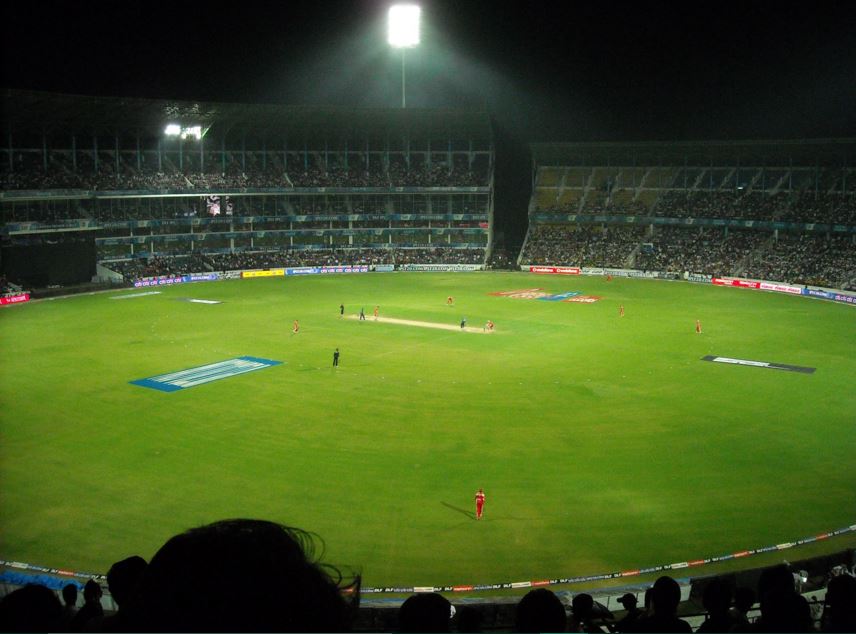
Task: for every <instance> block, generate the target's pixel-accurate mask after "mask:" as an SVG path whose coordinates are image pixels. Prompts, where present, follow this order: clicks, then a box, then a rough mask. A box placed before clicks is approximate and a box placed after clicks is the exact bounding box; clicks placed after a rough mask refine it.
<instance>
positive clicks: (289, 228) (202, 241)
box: [0, 90, 494, 284]
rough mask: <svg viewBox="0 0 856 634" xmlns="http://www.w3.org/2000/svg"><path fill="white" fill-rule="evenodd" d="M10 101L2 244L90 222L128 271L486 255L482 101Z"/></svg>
mask: <svg viewBox="0 0 856 634" xmlns="http://www.w3.org/2000/svg"><path fill="white" fill-rule="evenodd" d="M3 106H4V120H5V121H6V122H7V123H8V126H9V132H10V134H9V139H10V142H9V144H6V145H5V146H4V148H3V149H2V150H0V185H2V190H3V191H2V194H0V218H2V239H3V244H4V245H6V246H10V245H15V244H21V243H24V242H26V241H28V240H32V239H33V237H34V236H37V237H38V236H41V238H39V239H44V236H45V235H47V236H49V238H51V239H52V238H53V236H54V235H58V234H60V233H62V234H66V235H73V234H79V235H86V236H90V237H93V238H94V240H95V245H96V249H97V259H98V262H99V263H100V264H103V265H106V266H107V267H108V268H110V269H112V270H116V271H119V272H121V273H122V274H123V275H125V276H126V277H128V276H130V277H133V276H135V275H139V274H141V273H152V272H160V273H163V272H169V273H174V272H176V271H178V270H181V271H186V270H187V268H188V267H191V268H192V266H191V265H196V264H198V263H199V262H201V261H202V260H200V257H202V256H208V257H218V256H229V255H231V256H234V255H239V254H240V255H245V254H248V259H249V261H264V262H267V263H268V264H266V266H287V265H308V264H322V263H323V264H334V263H335V264H341V263H354V262H358V261H362V260H363V259H365V257H366V253H369V252H373V253H374V254H375V255H373V256H372V257H371V258H370V259H373V260H375V261H377V262H388V261H395V262H420V263H437V262H447V263H475V264H484V263H485V262H486V260H487V258H488V257H489V254H490V253H489V249H490V238H491V234H492V227H491V219H492V212H493V209H492V206H493V203H492V201H493V195H492V192H493V164H494V159H493V140H492V133H491V127H490V120H489V118H488V116H487V115H486V114H484V113H481V112H470V111H453V110H437V111H434V110H419V111H416V110H408V111H400V110H355V109H349V108H319V109H304V108H293V107H272V106H260V105H259V106H253V105H238V104H189V103H182V102H165V101H152V100H131V101H129V100H117V99H110V98H96V99H91V98H83V97H75V96H70V95H57V94H44V93H37V92H26V91H11V90H8V91H5V92H4V94H3ZM167 124H173V125H174V126H175V128H176V134H177V135H166V134H165V132H164V130H165V128H166V126H167ZM352 250H353V251H354V253H348V252H349V251H352ZM382 250H387V251H390V252H389V253H383V254H381V253H380V251H382ZM304 251H306V252H307V253H303V252H304ZM253 254H255V255H253ZM226 261H228V260H226ZM202 270H207V269H202ZM11 281H13V282H15V281H20V282H23V283H25V284H27V283H31V281H29V280H11Z"/></svg>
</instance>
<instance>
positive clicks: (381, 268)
mask: <svg viewBox="0 0 856 634" xmlns="http://www.w3.org/2000/svg"><path fill="white" fill-rule="evenodd" d="M374 270H375V271H377V272H378V273H391V272H392V271H394V270H395V265H394V264H375V265H374Z"/></svg>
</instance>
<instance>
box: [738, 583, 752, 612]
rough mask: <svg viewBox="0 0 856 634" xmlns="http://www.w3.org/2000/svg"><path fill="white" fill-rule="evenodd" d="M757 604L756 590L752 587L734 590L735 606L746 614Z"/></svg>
mask: <svg viewBox="0 0 856 634" xmlns="http://www.w3.org/2000/svg"><path fill="white" fill-rule="evenodd" d="M753 605H755V591H754V590H753V589H752V588H746V587H743V588H737V590H735V591H734V607H736V608H737V609H738V610H740V611H741V612H743V613H744V614H746V613H747V612H748V611H749V610H751V609H752V606H753Z"/></svg>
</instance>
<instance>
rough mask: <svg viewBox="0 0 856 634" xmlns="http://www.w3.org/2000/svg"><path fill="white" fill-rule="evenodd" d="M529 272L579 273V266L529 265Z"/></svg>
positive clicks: (544, 273)
mask: <svg viewBox="0 0 856 634" xmlns="http://www.w3.org/2000/svg"><path fill="white" fill-rule="evenodd" d="M529 272H530V273H538V274H539V275H579V274H580V268H579V267H578V266H530V267H529Z"/></svg>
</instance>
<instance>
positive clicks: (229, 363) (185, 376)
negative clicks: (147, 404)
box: [130, 357, 282, 392]
mask: <svg viewBox="0 0 856 634" xmlns="http://www.w3.org/2000/svg"><path fill="white" fill-rule="evenodd" d="M281 364H282V361H272V360H271V359H260V358H258V357H238V358H236V359H227V360H226V361H219V362H217V363H209V364H208V365H201V366H198V367H195V368H189V369H187V370H179V371H178V372H170V373H169V374H160V375H158V376H151V377H149V378H147V379H138V380H136V381H131V382H130V383H131V384H132V385H139V386H140V387H148V388H151V389H153V390H158V391H160V392H177V391H179V390H186V389H187V388H190V387H196V386H197V385H203V384H205V383H211V382H212V381H218V380H220V379H227V378H229V377H232V376H238V375H239V374H246V373H247V372H254V371H256V370H262V369H264V368H269V367H271V366H275V365H281Z"/></svg>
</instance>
